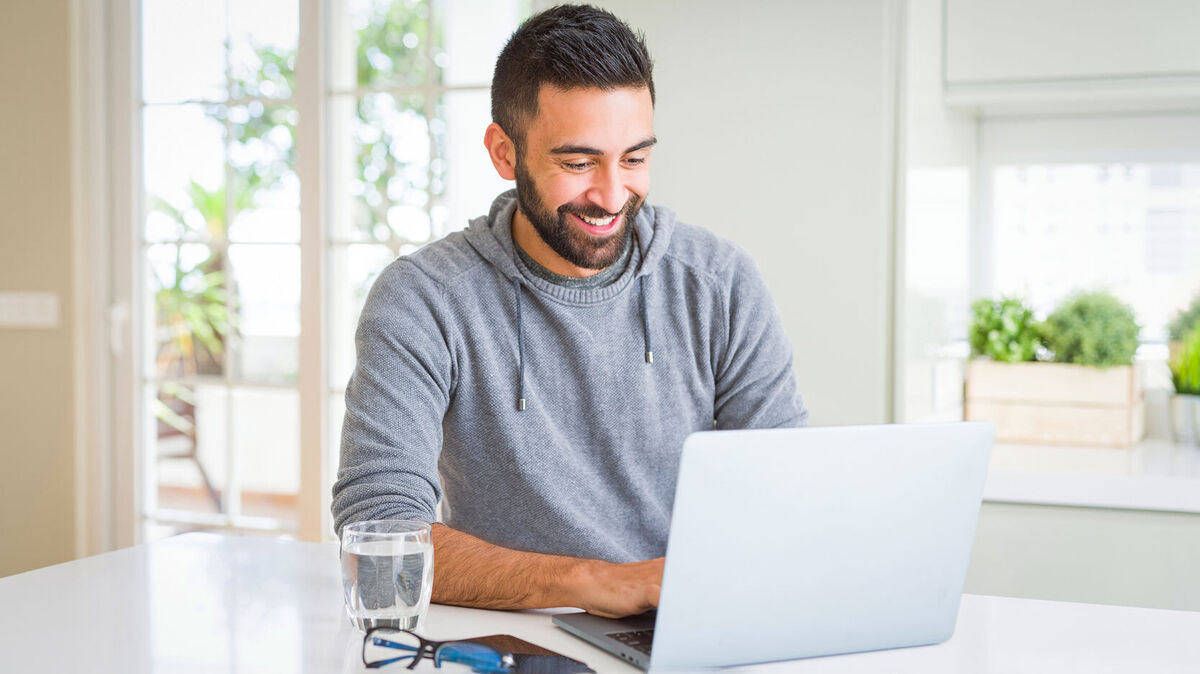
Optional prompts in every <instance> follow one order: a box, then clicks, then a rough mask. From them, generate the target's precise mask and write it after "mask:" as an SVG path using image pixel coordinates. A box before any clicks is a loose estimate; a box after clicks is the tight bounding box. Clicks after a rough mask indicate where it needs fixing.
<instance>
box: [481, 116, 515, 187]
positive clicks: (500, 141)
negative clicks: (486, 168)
mask: <svg viewBox="0 0 1200 674" xmlns="http://www.w3.org/2000/svg"><path fill="white" fill-rule="evenodd" d="M483 144H484V146H485V147H487V151H488V156H489V157H491V158H492V166H495V167H496V173H499V174H500V177H501V178H504V179H505V180H516V179H517V146H516V144H515V143H513V141H512V138H509V137H508V134H507V133H504V129H501V128H500V125H499V124H497V123H495V122H492V123H491V124H488V128H487V131H484V132H483Z"/></svg>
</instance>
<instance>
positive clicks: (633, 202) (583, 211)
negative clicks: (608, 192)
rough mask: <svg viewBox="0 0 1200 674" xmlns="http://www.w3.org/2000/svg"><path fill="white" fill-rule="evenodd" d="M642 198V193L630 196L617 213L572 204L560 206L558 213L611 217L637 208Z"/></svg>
mask: <svg viewBox="0 0 1200 674" xmlns="http://www.w3.org/2000/svg"><path fill="white" fill-rule="evenodd" d="M641 200H642V196H641V195H640V194H635V195H633V196H631V197H629V201H627V202H625V205H624V206H622V207H621V210H619V211H617V212H616V213H609V212H608V211H606V210H604V209H603V208H598V207H596V208H588V207H586V206H584V207H582V208H581V207H577V206H572V205H570V204H563V205H562V206H559V207H558V214H559V215H560V216H562V215H566V214H567V213H574V214H575V215H582V216H583V217H585V218H611V217H613V216H615V215H619V214H621V213H632V212H633V209H634V208H637V205H638V203H639V202H641Z"/></svg>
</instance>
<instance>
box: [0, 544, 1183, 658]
mask: <svg viewBox="0 0 1200 674" xmlns="http://www.w3.org/2000/svg"><path fill="white" fill-rule="evenodd" d="M556 611H557V610H548V611H522V612H506V611H485V610H477V609H465V608H458V607H453V606H438V605H434V606H432V607H431V608H430V612H429V615H428V617H427V618H426V623H425V628H424V630H423V631H424V633H425V636H427V637H430V638H433V639H448V638H465V637H472V636H483V635H487V634H512V635H515V636H518V637H521V638H523V639H525V640H527V641H530V642H533V643H535V644H538V645H541V646H544V647H546V648H550V649H552V650H555V651H558V652H560V653H563V654H565V655H569V656H571V657H574V658H576V659H579V660H582V661H584V662H586V663H588V665H590V666H591V667H592V668H593V669H595V670H596V671H597V672H637V671H639V670H637V669H635V668H633V667H632V666H630V665H628V664H626V663H625V662H623V661H621V660H619V659H618V658H616V657H613V656H610V655H608V654H606V653H604V652H603V651H600V650H598V649H596V648H594V647H592V646H591V645H589V644H587V643H585V642H583V641H581V640H579V639H577V638H575V637H573V636H571V635H569V634H567V633H566V632H563V631H562V630H560V629H558V628H556V627H554V626H553V625H552V624H551V621H550V615H549V614H550V613H554V612H556ZM1198 634H1200V613H1198V612H1188V611H1167V610H1158V609H1144V608H1130V607H1120V606H1100V605H1093V604H1073V603H1066V602H1053V601H1038V600H1030V599H1011V598H1003V597H985V596H975V595H964V596H963V600H962V604H961V608H960V611H959V616H958V625H957V628H956V631H955V635H954V636H953V637H952V638H951V639H950V640H949V641H947V642H946V643H944V644H940V645H937V646H925V647H918V648H905V649H898V650H891V651H877V652H873V653H859V654H853V655H842V656H833V657H825V658H813V659H809V660H794V661H790V662H781V663H771V664H766V665H756V666H753V667H746V668H733V670H732V671H742V670H743V669H754V670H755V671H763V672H774V671H795V672H819V673H826V672H838V673H847V672H872V673H873V672H881V671H888V672H921V673H922V674H926V673H931V672H934V673H936V672H955V673H958V672H1056V673H1057V672H1073V671H1078V672H1192V673H1194V672H1197V671H1200V639H1197V635H1198ZM361 644H362V635H361V633H360V632H358V631H357V630H356V629H355V628H354V627H353V626H352V625H351V624H350V622H349V620H348V618H347V617H346V614H345V611H344V609H343V607H342V590H341V573H340V569H339V565H338V548H337V545H336V544H331V543H325V544H321V543H298V542H294V541H281V540H269V539H260V538H243V537H235V536H221V535H214V534H186V535H183V536H178V537H175V538H170V539H166V540H163V541H159V542H156V543H152V544H149V545H141V546H135V547H132V548H127V549H124V550H119V551H116V552H111V553H108V554H104V555H98V556H95V557H89V558H86V559H81V560H77V561H74V562H68V563H66V564H59V565H57V566H52V567H47V568H45V569H39V570H36V571H30V572H28V573H23V574H18V575H15V576H10V577H8V578H0V665H2V666H0V669H3V670H4V671H6V672H8V671H11V672H62V671H81V672H89V673H96V674H102V673H105V672H121V673H122V674H131V673H136V672H151V671H153V672H301V671H303V672H365V671H372V670H367V669H366V668H364V667H363V666H362V663H361V660H360V659H359V649H360V647H361ZM426 669H427V670H428V671H434V670H432V668H431V667H430V668H427V667H425V666H424V665H423V666H422V670H426ZM393 671H407V670H403V669H397V670H393ZM726 671H729V670H726Z"/></svg>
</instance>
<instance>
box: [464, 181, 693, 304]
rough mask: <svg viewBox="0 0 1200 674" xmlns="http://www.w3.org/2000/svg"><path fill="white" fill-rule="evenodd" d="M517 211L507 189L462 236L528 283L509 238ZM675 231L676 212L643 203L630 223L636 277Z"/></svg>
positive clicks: (513, 195) (653, 261) (512, 192)
mask: <svg viewBox="0 0 1200 674" xmlns="http://www.w3.org/2000/svg"><path fill="white" fill-rule="evenodd" d="M516 210H517V191H516V190H509V191H507V192H504V193H502V194H501V195H500V196H498V197H496V199H495V201H493V202H492V207H491V209H490V210H489V211H488V214H487V216H480V217H478V218H475V219H474V220H472V221H471V223H470V224H469V225H468V226H467V229H466V231H465V232H464V234H465V235H466V239H467V242H468V243H470V244H471V247H472V248H474V249H475V250H476V251H477V252H478V253H479V254H480V255H481V256H482V257H483V258H484V259H485V260H487V262H488V263H489V264H491V265H492V266H493V267H495V268H496V269H497V270H498V271H499V272H500V273H501V274H503V275H504V276H505V277H506V278H508V279H516V280H518V281H520V282H522V283H528V281H527V279H526V278H525V276H524V275H523V274H522V273H521V270H520V269H519V268H518V267H517V262H516V256H517V252H516V248H515V246H516V243H515V242H514V241H513V238H512V219H513V214H514V213H516ZM674 230H675V212H674V211H672V210H671V209H669V208H664V207H662V206H651V205H650V204H644V205H643V206H642V208H641V210H639V211H638V214H637V218H635V219H634V221H633V231H634V233H635V234H636V236H634V239H633V240H634V243H635V245H637V246H638V250H639V252H640V253H641V263H640V264H639V266H638V269H637V271H636V276H638V277H640V276H644V275H647V274H649V273H650V272H651V271H653V269H654V267H655V265H656V263H657V262H658V260H659V259H660V258H662V256H663V255H664V254H665V253H666V251H667V248H668V246H669V245H670V243H671V234H672V232H673V231H674Z"/></svg>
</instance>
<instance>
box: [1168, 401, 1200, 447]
mask: <svg viewBox="0 0 1200 674" xmlns="http://www.w3.org/2000/svg"><path fill="white" fill-rule="evenodd" d="M1170 417H1171V440H1172V441H1174V442H1175V443H1176V444H1180V445H1197V446H1200V396H1196V395H1173V396H1171V409H1170Z"/></svg>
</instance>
